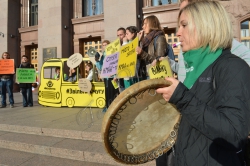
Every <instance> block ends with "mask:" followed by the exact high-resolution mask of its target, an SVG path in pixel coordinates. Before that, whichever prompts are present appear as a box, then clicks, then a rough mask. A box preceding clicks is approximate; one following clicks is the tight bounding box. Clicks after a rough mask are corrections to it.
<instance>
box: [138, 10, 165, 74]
mask: <svg viewBox="0 0 250 166" xmlns="http://www.w3.org/2000/svg"><path fill="white" fill-rule="evenodd" d="M142 29H143V30H141V31H140V32H139V33H138V34H139V40H140V46H138V47H137V48H136V53H137V55H138V56H140V58H141V63H145V65H149V64H152V63H153V62H155V61H156V60H158V59H159V58H160V57H164V56H165V54H166V50H167V41H166V38H165V34H164V32H163V30H162V28H161V25H160V22H159V20H158V18H157V17H156V16H154V15H151V16H148V17H146V18H145V19H144V20H143V26H142ZM145 65H143V66H145ZM142 71H144V73H145V74H146V73H147V71H146V68H144V69H143V70H142ZM146 75H147V74H146ZM147 76H148V75H147Z"/></svg>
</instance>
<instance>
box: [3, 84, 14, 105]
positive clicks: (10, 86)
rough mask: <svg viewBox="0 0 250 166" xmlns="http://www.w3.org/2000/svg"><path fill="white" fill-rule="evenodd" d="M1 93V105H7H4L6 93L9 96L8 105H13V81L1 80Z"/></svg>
mask: <svg viewBox="0 0 250 166" xmlns="http://www.w3.org/2000/svg"><path fill="white" fill-rule="evenodd" d="M1 85H2V88H1V91H2V105H5V106H6V105H7V104H6V93H7V91H8V95H9V102H10V104H14V97H13V80H12V79H8V80H1ZM6 90H7V91H6Z"/></svg>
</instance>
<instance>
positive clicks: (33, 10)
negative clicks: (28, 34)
mask: <svg viewBox="0 0 250 166" xmlns="http://www.w3.org/2000/svg"><path fill="white" fill-rule="evenodd" d="M34 25H38V0H31V1H30V26H34Z"/></svg>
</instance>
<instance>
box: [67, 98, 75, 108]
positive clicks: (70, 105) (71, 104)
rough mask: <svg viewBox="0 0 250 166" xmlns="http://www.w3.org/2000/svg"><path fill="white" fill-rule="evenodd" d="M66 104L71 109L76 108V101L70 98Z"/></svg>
mask: <svg viewBox="0 0 250 166" xmlns="http://www.w3.org/2000/svg"><path fill="white" fill-rule="evenodd" d="M66 103H67V106H68V107H70V108H71V107H74V105H75V100H74V99H73V98H72V97H69V98H67V101H66Z"/></svg>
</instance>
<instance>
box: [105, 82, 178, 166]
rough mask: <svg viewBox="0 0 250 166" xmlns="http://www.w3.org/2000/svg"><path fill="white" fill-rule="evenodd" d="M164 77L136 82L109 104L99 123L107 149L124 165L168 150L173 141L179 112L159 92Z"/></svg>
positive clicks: (141, 160) (144, 160) (165, 84)
mask: <svg viewBox="0 0 250 166" xmlns="http://www.w3.org/2000/svg"><path fill="white" fill-rule="evenodd" d="M166 86H170V82H167V81H166V80H164V79H151V80H145V81H141V82H138V83H136V84H134V85H132V86H130V87H129V88H127V89H126V90H124V91H123V92H122V93H121V94H120V95H119V96H117V97H116V98H115V100H114V101H113V102H112V103H111V105H110V106H109V108H108V110H107V112H106V113H105V115H104V119H103V122H102V132H101V134H102V139H103V142H104V146H105V149H106V151H107V152H108V153H109V154H110V155H111V156H112V157H113V158H114V159H115V160H116V161H118V162H120V163H123V164H142V163H146V162H148V161H151V160H154V159H156V158H157V157H159V156H160V155H162V154H163V153H165V152H167V151H168V150H169V149H171V147H172V146H173V144H174V143H175V140H176V137H177V132H178V127H179V121H180V119H181V116H180V113H179V112H178V111H177V109H176V108H175V107H174V106H173V105H172V104H170V103H168V102H166V101H165V100H164V99H163V97H162V95H161V94H158V93H156V91H155V90H156V89H157V88H160V87H166Z"/></svg>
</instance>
